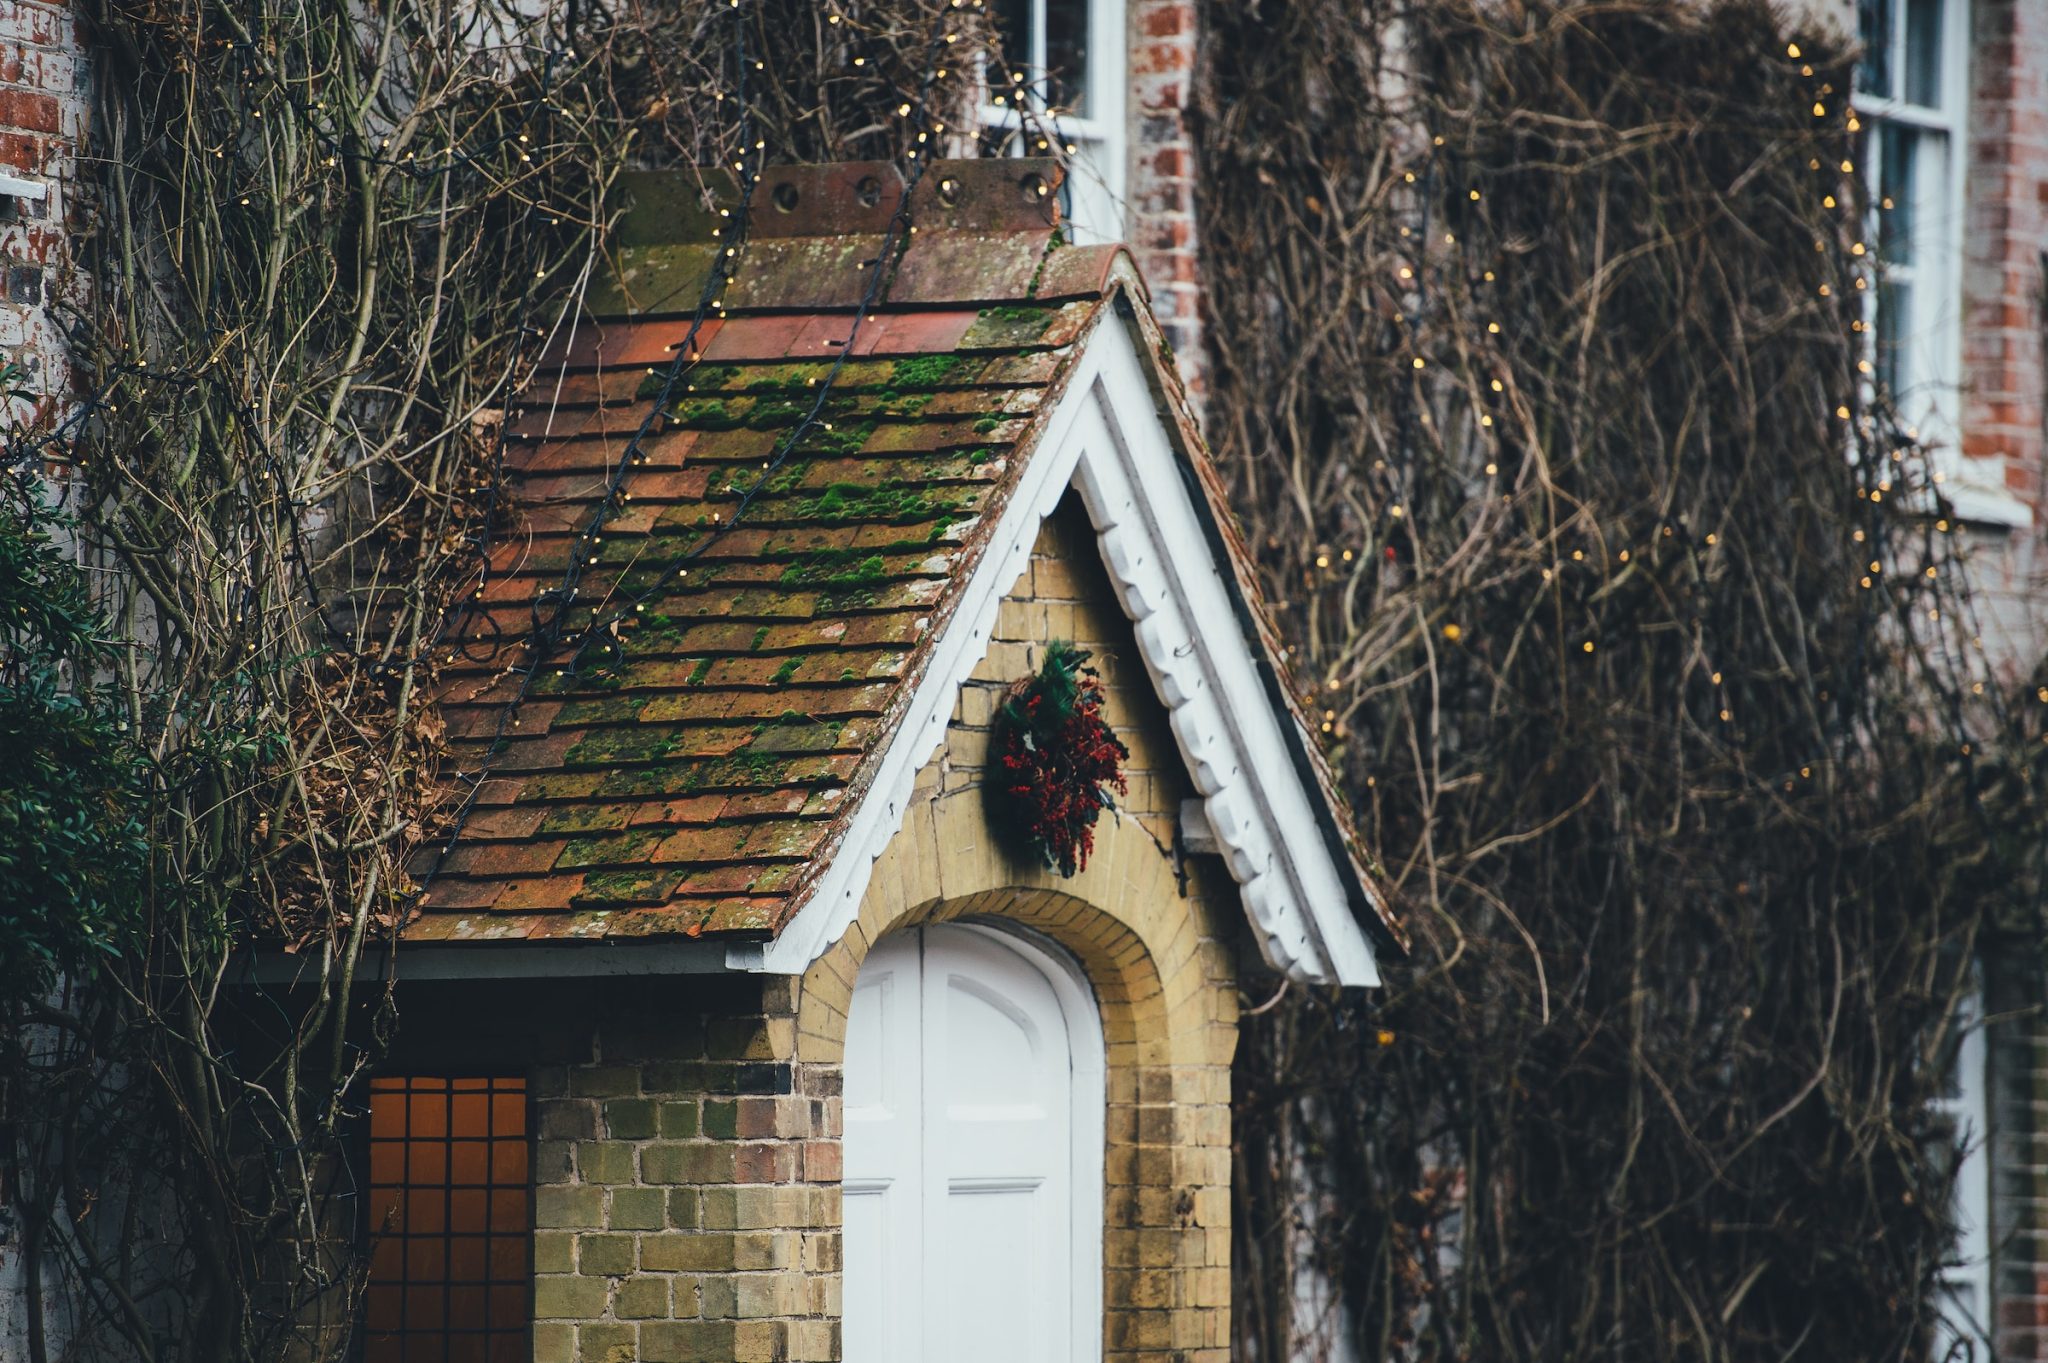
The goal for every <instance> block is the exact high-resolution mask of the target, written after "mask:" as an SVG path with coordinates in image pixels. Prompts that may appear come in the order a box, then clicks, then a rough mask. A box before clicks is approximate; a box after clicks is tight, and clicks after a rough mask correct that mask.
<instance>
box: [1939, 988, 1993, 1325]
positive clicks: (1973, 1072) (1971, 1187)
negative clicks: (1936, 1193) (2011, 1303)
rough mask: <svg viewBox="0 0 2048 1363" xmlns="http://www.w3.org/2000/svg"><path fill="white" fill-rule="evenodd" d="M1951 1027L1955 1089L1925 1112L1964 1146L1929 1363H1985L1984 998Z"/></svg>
mask: <svg viewBox="0 0 2048 1363" xmlns="http://www.w3.org/2000/svg"><path fill="white" fill-rule="evenodd" d="M1954 1025H1955V1026H1956V1027H1958V1028H1959V1029H1961V1032H1962V1035H1961V1038H1960V1040H1959V1042H1958V1044H1957V1046H1956V1058H1955V1065H1956V1073H1955V1088H1954V1091H1953V1092H1951V1093H1944V1094H1943V1095H1942V1096H1941V1097H1939V1098H1936V1099H1935V1100H1934V1102H1933V1103H1932V1104H1931V1106H1932V1107H1933V1108H1934V1110H1935V1111H1936V1112H1938V1113H1941V1114H1942V1115H1944V1116H1946V1117H1947V1118H1948V1119H1949V1121H1950V1122H1951V1123H1953V1124H1954V1128H1955V1131H1956V1134H1957V1136H1958V1137H1959V1138H1960V1140H1961V1141H1962V1146H1963V1157H1962V1159H1961V1160H1960V1161H1959V1162H1958V1163H1957V1165H1956V1175H1955V1186H1954V1188H1953V1190H1952V1195H1953V1197H1954V1199H1955V1201H1954V1210H1955V1218H1956V1242H1955V1246H1954V1253H1953V1255H1952V1256H1951V1257H1950V1258H1948V1259H1945V1260H1944V1261H1943V1262H1942V1267H1941V1273H1940V1277H1939V1285H1938V1287H1937V1289H1936V1290H1937V1291H1938V1292H1939V1294H1940V1295H1939V1297H1938V1298H1937V1300H1936V1303H1935V1305H1936V1309H1937V1311H1938V1312H1939V1319H1938V1320H1937V1321H1936V1324H1935V1327H1934V1347H1933V1349H1932V1351H1931V1353H1930V1357H1931V1358H1933V1359H1934V1360H1935V1363H1948V1361H1949V1360H1951V1359H1985V1360H1988V1359H1990V1358H1991V1357H1992V1356H1993V1355H1992V1340H1991V1330H1992V1325H1993V1321H1992V1300H1991V1156H1990V1149H1991V1104H1990V1088H1991V1086H1990V1075H1989V1074H1988V1073H1987V1072H1986V1066H1987V1064H1988V1063H1989V1047H1987V1046H1986V1045H1985V1040H1984V1000H1983V998H1982V996H1981V995H1980V994H1976V993H1972V994H1971V995H1970V996H1969V997H1968V998H1967V999H1965V1000H1964V1001H1963V1005H1962V1007H1961V1008H1959V1009H1958V1010H1957V1014H1956V1018H1955V1020H1954Z"/></svg>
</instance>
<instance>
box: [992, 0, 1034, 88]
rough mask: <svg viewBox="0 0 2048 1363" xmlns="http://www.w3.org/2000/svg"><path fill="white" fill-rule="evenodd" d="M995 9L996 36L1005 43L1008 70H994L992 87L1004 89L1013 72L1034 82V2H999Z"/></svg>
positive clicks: (1018, 0)
mask: <svg viewBox="0 0 2048 1363" xmlns="http://www.w3.org/2000/svg"><path fill="white" fill-rule="evenodd" d="M991 8H993V9H994V10H995V23H996V37H997V38H999V39H1001V40H1002V54H1003V61H1004V63H1005V64H1006V65H1005V69H1004V70H1001V71H991V72H990V73H989V84H990V85H991V86H993V87H994V88H995V89H996V90H1003V89H1005V88H1007V87H1008V86H1009V85H1010V84H1011V81H1010V73H1011V72H1012V71H1021V72H1023V73H1024V79H1025V80H1027V81H1028V80H1030V79H1031V0H996V3H995V4H994V5H993V6H992V7H991Z"/></svg>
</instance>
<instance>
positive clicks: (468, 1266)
mask: <svg viewBox="0 0 2048 1363" xmlns="http://www.w3.org/2000/svg"><path fill="white" fill-rule="evenodd" d="M484 1263H485V1252H484V1237H483V1236H481V1235H457V1236H454V1237H452V1238H451V1239H450V1240H449V1241H448V1281H449V1282H451V1283H480V1282H482V1281H483V1280H484Z"/></svg>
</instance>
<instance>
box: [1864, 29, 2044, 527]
mask: <svg viewBox="0 0 2048 1363" xmlns="http://www.w3.org/2000/svg"><path fill="white" fill-rule="evenodd" d="M1935 3H1938V4H1939V5H1940V6H1941V21H1940V33H1941V66H1940V70H1939V72H1938V79H1939V81H1940V85H1941V88H1940V94H1939V103H1937V104H1933V105H1927V104H1915V103H1909V102H1908V101H1907V100H1906V98H1905V81H1906V68H1907V57H1908V48H1907V44H1908V40H1909V38H1908V33H1907V26H1906V20H1907V12H1908V9H1909V3H1908V0H1889V4H1888V8H1889V10H1890V16H1889V17H1890V20H1891V23H1890V32H1889V33H1888V35H1887V39H1886V41H1887V44H1888V47H1887V57H1888V62H1889V66H1890V68H1891V89H1892V93H1891V94H1890V95H1888V96H1881V95H1878V94H1875V93H1873V92H1871V91H1868V90H1864V89H1861V88H1858V89H1856V90H1855V91H1854V92H1853V100H1852V105H1853V108H1854V110H1855V114H1856V116H1857V117H1858V118H1859V119H1861V120H1862V122H1863V124H1864V126H1865V131H1866V140H1865V141H1864V143H1863V148H1864V151H1863V155H1862V158H1861V159H1862V162H1863V164H1862V165H1861V166H1859V167H1858V169H1859V170H1860V171H1861V173H1862V175H1863V179H1864V183H1865V185H1867V186H1868V188H1869V191H1870V202H1871V216H1870V222H1869V224H1868V227H1867V230H1866V241H1867V244H1868V246H1867V249H1868V250H1869V252H1870V258H1871V259H1873V260H1876V259H1878V258H1879V256H1880V253H1881V242H1882V240H1883V233H1882V230H1881V228H1880V220H1881V219H1882V216H1883V214H1884V213H1885V212H1886V211H1887V210H1886V209H1884V208H1883V207H1882V204H1883V201H1884V198H1885V195H1886V194H1887V193H1888V192H1889V191H1890V187H1889V186H1887V185H1886V184H1885V183H1884V154H1883V140H1884V129H1885V127H1886V126H1887V125H1889V126H1891V127H1894V128H1900V129H1909V130H1911V131H1913V132H1916V133H1919V134H1921V136H1920V137H1919V138H1918V139H1916V152H1915V155H1916V157H1917V158H1918V161H1919V165H1918V166H1917V167H1916V168H1915V173H1914V181H1915V185H1916V188H1917V191H1918V193H1917V195H1916V198H1915V200H1914V202H1913V203H1912V204H1911V205H1910V206H1909V207H1908V209H1907V211H1908V212H1909V213H1910V215H1911V216H1910V222H1911V227H1912V243H1911V249H1910V253H1909V254H1910V263H1909V264H1906V265H1903V266H1901V265H1894V264H1892V263H1890V262H1881V263H1880V266H1879V268H1880V270H1881V271H1883V272H1884V274H1886V275H1888V276H1889V277H1890V278H1891V279H1893V280H1894V281H1896V282H1898V283H1902V284H1906V285H1908V286H1910V288H1911V289H1912V299H1913V302H1912V309H1913V314H1914V315H1913V317H1912V318H1911V319H1910V326H1909V329H1908V331H1907V332H1906V333H1905V334H1904V336H1903V337H1902V338H1901V339H1902V342H1903V344H1904V345H1905V347H1906V354H1905V356H1904V358H1903V364H1902V365H1901V368H1902V370H1903V371H1904V373H1905V375H1906V376H1907V382H1906V386H1905V390H1904V391H1902V392H1898V393H1894V394H1892V398H1893V401H1894V403H1895V405H1896V408H1897V411H1898V415H1899V418H1900V420H1901V422H1902V423H1903V424H1904V425H1905V427H1906V430H1907V432H1908V434H1910V435H1912V436H1913V437H1914V438H1916V439H1918V440H1920V441H1921V442H1923V443H1924V444H1926V445H1927V446H1928V447H1929V448H1930V449H1931V450H1932V451H1933V456H1932V459H1931V461H1930V462H1931V465H1932V469H1933V472H1934V476H1935V477H1936V479H1937V480H1938V481H1940V482H1941V483H1942V484H1943V485H1944V487H1943V491H1944V492H1945V493H1946V494H1947V495H1948V497H1949V498H1950V500H1951V501H1952V502H1953V503H1954V504H1955V507H1956V512H1957V514H1958V515H1959V516H1960V517H1961V518H1962V519H1964V520H1966V521H1975V522H1979V523H1989V524H1999V525H2022V524H2030V523H2031V522H2032V519H2033V517H2032V512H2031V511H2030V510H2029V509H2028V508H2027V506H2026V505H2025V504H2024V503H2023V502H2021V501H2020V500H2019V499H2018V498H2017V497H2015V496H2013V494H2012V493H2011V492H2010V491H2008V490H2007V489H2006V487H2005V485H2004V475H2005V470H2004V468H2003V466H2002V465H2001V466H2000V467H1998V468H1996V469H1985V470H1980V469H1977V468H1974V467H1972V466H1971V463H1970V461H1968V460H1966V459H1964V458H1963V455H1962V435H1963V422H1962V387H1963V377H1964V376H1963V269H1964V260H1965V254H1966V247H1967V241H1966V236H1965V234H1966V231H1967V228H1968V199H1967V180H1968V169H1969V157H1970V144H1969V100H1970V5H1969V3H1968V0H1935ZM1933 139H1939V141H1940V145H1939V146H1938V147H1937V146H1935V145H1934V144H1933ZM1880 283H1882V280H1880ZM1880 293H1881V289H1871V290H1869V291H1867V292H1866V294H1865V297H1864V308H1863V323H1864V336H1865V338H1866V341H1867V345H1866V346H1865V352H1864V353H1865V358H1866V359H1867V360H1868V361H1869V362H1870V365H1871V368H1870V369H1869V370H1867V371H1866V373H1869V374H1871V375H1872V378H1871V382H1870V385H1869V388H1870V391H1871V393H1872V394H1874V393H1875V391H1876V375H1877V374H1878V373H1881V372H1882V366H1881V365H1880V364H1879V354H1878V345H1879V344H1880V341H1879V338H1880V336H1881V335H1882V334H1883V326H1882V324H1881V321H1880V318H1879V307H1880V301H1881V300H1880Z"/></svg>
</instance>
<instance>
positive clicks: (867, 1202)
mask: <svg viewBox="0 0 2048 1363" xmlns="http://www.w3.org/2000/svg"><path fill="white" fill-rule="evenodd" d="M919 969H920V962H919V943H918V941H917V939H916V938H915V937H903V938H887V939H884V940H883V941H881V942H879V943H877V944H876V946H875V949H874V950H873V951H871V952H869V953H868V959H867V962H866V964H865V965H863V966H862V967H861V972H860V978H859V979H858V980H856V981H855V983H854V987H853V1002H852V1005H851V1007H850V1008H849V1010H848V1013H847V1019H846V1069H845V1084H846V1089H845V1093H846V1098H845V1112H846V1151H845V1157H846V1178H845V1184H844V1192H845V1204H844V1205H845V1241H844V1243H845V1246H846V1256H845V1277H844V1293H843V1296H842V1300H846V1301H852V1300H856V1299H858V1300H859V1301H860V1302H862V1303H863V1306H864V1309H863V1310H860V1311H857V1312H854V1313H852V1316H851V1318H850V1319H848V1320H846V1322H845V1324H844V1328H843V1331H842V1353H843V1356H844V1357H845V1358H847V1359H862V1358H872V1359H888V1358H904V1357H907V1356H909V1355H910V1353H911V1352H912V1351H914V1350H915V1349H916V1347H917V1344H916V1341H917V1339H918V1336H919V1329H918V1321H919V1316H920V1313H921V1312H922V1310H923V1306H924V1283H925V1280H924V1277H923V1275H922V1274H921V1273H920V1272H918V1271H917V1265H918V1259H919V1255H920V1253H921V1242H922V1239H923V1228H922V1226H921V1224H920V1222H921V1219H922V1217H923V1214H924V1209H923V1205H922V1200H921V1198H920V1196H919V1192H918V1186H917V1184H918V1178H919V1175H920V1171H921V1169H922V1163H923V1146H924V1132H923V1113H922V1111H921V1108H920V1092H921V1089H922V1086H923V1075H922V1073H921V1071H920V1067H919V1063H918V1056H919V1052H920V1051H921V1049H922V1046H923V1042H922V1040H921V1033H922V1030H923V1022H922V1018H921V1016H920V1008H921V1005H922V1001H923V990H922V986H921V983H920V981H919V978H918V972H919ZM856 1057H858V1058H859V1059H858V1061H857V1062H856V1059H855V1058H856ZM856 1246H858V1251H857V1252H856V1249H855V1247H856Z"/></svg>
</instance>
